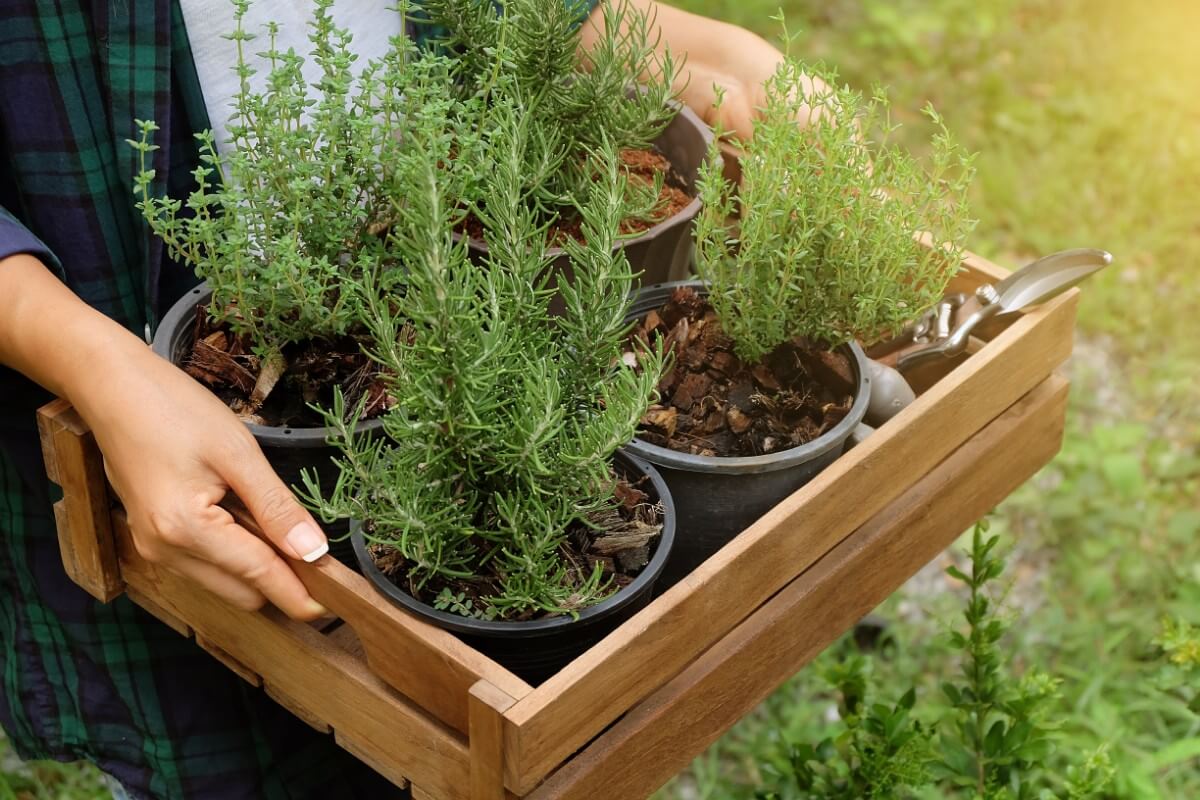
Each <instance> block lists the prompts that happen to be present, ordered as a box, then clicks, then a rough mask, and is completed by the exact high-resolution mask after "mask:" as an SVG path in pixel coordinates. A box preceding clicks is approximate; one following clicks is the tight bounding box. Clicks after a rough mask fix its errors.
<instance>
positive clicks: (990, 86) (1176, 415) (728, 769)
mask: <svg viewBox="0 0 1200 800" xmlns="http://www.w3.org/2000/svg"><path fill="white" fill-rule="evenodd" d="M682 5H684V6H685V7H687V8H688V9H689V10H693V11H697V12H699V13H704V14H708V15H710V16H716V17H720V18H724V19H728V20H731V21H733V22H737V23H739V24H742V25H746V26H748V27H751V28H753V29H755V30H757V31H758V32H759V33H761V34H763V35H764V36H766V37H768V38H772V37H775V36H776V32H777V26H776V25H775V23H773V22H771V20H770V16H771V15H772V14H773V13H774V12H775V11H776V9H777V6H778V2H777V0H769V1H768V0H682ZM783 11H784V13H785V15H786V16H787V18H788V21H789V29H795V28H803V29H804V35H803V37H802V38H801V40H800V41H799V42H797V44H795V45H794V46H793V51H792V52H793V53H795V54H797V55H799V56H801V57H803V58H812V59H824V60H826V61H828V62H830V63H832V64H834V65H836V66H837V67H838V68H839V70H840V72H841V74H842V75H843V76H844V78H845V79H846V80H847V81H848V82H850V83H851V84H852V85H854V86H856V87H858V88H867V87H869V86H871V85H872V84H875V83H882V84H884V85H886V86H887V87H888V88H889V92H890V94H891V97H892V99H893V111H894V114H895V116H896V117H897V118H898V119H900V120H901V121H902V122H904V125H905V130H908V131H910V132H911V133H912V136H913V139H912V143H913V145H914V146H916V145H917V144H919V142H920V141H922V140H928V129H927V128H926V129H924V130H922V128H921V126H922V121H921V117H920V109H921V108H922V107H923V106H924V105H925V103H926V102H932V103H934V104H935V105H936V106H937V108H938V109H939V110H940V111H941V112H943V115H944V117H945V119H946V124H947V126H948V127H949V128H950V130H952V131H953V132H954V133H955V135H956V136H957V137H958V138H959V139H960V140H961V141H962V142H963V143H964V144H965V146H967V147H968V148H969V149H971V150H973V151H977V152H978V153H979V157H978V159H977V160H976V167H977V169H978V177H977V179H976V182H975V193H974V197H973V198H972V204H973V207H972V211H973V215H974V216H976V217H977V218H978V219H979V220H980V224H979V227H978V229H977V231H976V234H975V236H974V238H973V240H972V241H971V242H970V245H969V246H970V247H971V249H973V250H975V251H976V252H979V253H982V254H984V255H986V256H988V257H989V258H992V259H994V260H997V261H999V262H1000V263H1003V264H1006V265H1009V266H1016V265H1019V264H1021V263H1023V262H1024V261H1026V260H1029V259H1031V258H1033V257H1035V256H1037V255H1042V254H1045V253H1049V252H1052V251H1054V250H1058V249H1062V248H1066V247H1080V246H1095V247H1104V248H1106V249H1109V250H1111V251H1112V252H1113V253H1114V255H1115V257H1116V262H1115V264H1114V266H1113V267H1112V268H1110V269H1109V270H1107V271H1106V272H1105V273H1102V274H1101V275H1099V276H1097V277H1095V278H1093V279H1092V280H1091V281H1090V282H1089V283H1088V284H1087V286H1086V287H1085V289H1084V291H1083V295H1082V302H1081V306H1080V325H1079V336H1078V341H1077V346H1076V355H1075V357H1074V359H1073V360H1072V362H1071V364H1070V365H1069V366H1068V368H1067V369H1068V372H1069V374H1070V377H1071V379H1072V382H1073V389H1072V401H1071V410H1070V416H1069V418H1068V428H1067V433H1066V438H1065V441H1064V445H1063V450H1062V453H1061V454H1060V455H1059V457H1058V458H1057V459H1055V461H1054V462H1053V463H1052V464H1051V465H1050V466H1049V467H1047V468H1046V469H1045V470H1043V472H1042V473H1041V474H1039V475H1038V476H1037V477H1036V478H1035V479H1033V480H1031V481H1030V482H1029V483H1028V484H1026V486H1024V487H1023V488H1022V489H1021V490H1019V491H1018V492H1017V493H1015V494H1014V495H1013V497H1011V498H1010V499H1009V500H1008V501H1007V502H1006V503H1005V504H1004V505H1002V506H1001V508H1000V511H999V513H998V514H997V516H996V518H995V519H994V521H993V530H995V531H998V532H1000V533H1001V534H1002V535H1004V536H1005V537H1006V539H1007V538H1008V537H1009V536H1011V537H1012V538H1013V539H1014V540H1015V541H1016V542H1017V545H1016V548H1015V552H1014V553H1013V555H1012V557H1011V564H1012V566H1011V568H1010V573H1011V574H1010V576H1009V578H1008V580H1009V581H1010V582H1011V588H1010V592H1011V595H1012V597H1011V598H1010V603H1009V605H1010V607H1011V608H1012V612H1011V613H1012V614H1013V615H1014V625H1013V628H1012V632H1011V634H1010V637H1009V639H1008V640H1006V641H1007V647H1009V648H1010V649H1011V653H1012V656H1013V658H1014V661H1015V663H1016V664H1017V665H1018V666H1021V665H1023V664H1026V663H1037V664H1039V665H1040V666H1042V667H1043V668H1045V669H1046V670H1047V671H1048V672H1049V673H1051V674H1054V675H1056V676H1059V677H1061V678H1062V679H1063V680H1062V684H1061V685H1060V687H1059V692H1060V693H1061V695H1062V699H1061V700H1060V701H1059V704H1058V707H1057V711H1056V718H1055V719H1056V722H1057V723H1058V725H1059V735H1060V736H1061V737H1062V738H1063V746H1062V747H1063V750H1067V749H1071V750H1074V751H1076V752H1097V751H1098V749H1099V748H1102V747H1106V748H1107V749H1106V751H1105V758H1106V759H1107V761H1108V762H1109V764H1110V765H1111V768H1112V769H1113V771H1114V773H1115V782H1114V784H1113V786H1112V787H1111V789H1110V790H1109V791H1110V796H1112V797H1116V798H1139V799H1141V798H1146V799H1147V800H1155V799H1156V798H1170V799H1171V800H1174V799H1175V798H1179V799H1180V800H1190V798H1195V797H1200V714H1198V713H1197V711H1200V708H1198V706H1200V701H1198V700H1197V694H1198V691H1200V688H1198V687H1200V669H1196V668H1191V669H1189V668H1187V667H1186V664H1180V663H1179V662H1180V661H1184V662H1186V661H1187V660H1188V659H1189V658H1190V654H1191V653H1193V652H1194V651H1193V650H1192V648H1193V647H1195V646H1196V645H1195V642H1196V637H1197V633H1196V631H1197V626H1200V506H1198V504H1197V500H1196V498H1197V497H1200V388H1198V385H1197V381H1196V380H1195V377H1194V376H1195V375H1196V373H1197V372H1198V371H1200V336H1198V335H1197V328H1196V316H1197V314H1198V313H1200V281H1198V280H1197V278H1196V275H1197V266H1198V265H1200V47H1196V45H1195V42H1194V38H1195V35H1196V32H1197V31H1200V3H1198V2H1195V0H1146V2H1142V3H1129V2H1124V0H787V2H785V3H784V6H783ZM959 602H961V600H960V598H958V597H956V595H955V594H954V590H953V588H952V587H949V586H946V585H944V584H938V583H937V582H936V581H934V584H933V585H932V586H931V585H930V581H929V580H927V579H922V580H919V581H915V582H914V583H913V584H912V585H910V586H909V587H906V588H905V589H904V590H902V591H901V592H898V593H897V595H896V596H895V597H893V598H892V599H891V600H889V601H888V602H887V603H886V604H885V606H884V607H883V608H882V609H881V613H882V614H883V615H884V616H885V617H887V618H889V619H890V620H891V626H890V627H889V629H888V634H887V639H888V641H889V642H890V644H889V645H888V646H887V647H886V648H885V650H884V651H883V652H882V653H881V654H879V655H877V656H876V659H875V660H876V661H878V662H879V663H878V664H877V665H876V670H875V671H876V673H877V674H880V675H886V676H887V678H886V681H887V682H886V684H885V685H886V687H887V688H888V695H887V696H890V697H893V698H895V697H899V696H900V694H901V692H903V691H905V690H906V689H907V688H908V687H909V686H916V687H917V690H918V693H919V694H923V693H925V692H936V690H937V687H938V686H939V684H940V683H941V682H942V681H944V680H946V679H948V678H949V677H951V676H953V674H954V669H955V663H956V662H955V660H954V652H953V651H952V650H951V649H950V648H949V647H948V646H947V643H946V642H945V641H944V638H943V637H940V636H939V635H938V631H939V630H940V627H941V625H942V624H943V621H944V620H946V619H947V618H948V617H949V616H950V615H951V614H953V613H955V609H956V608H957V607H958V603H959ZM1017 623H1019V624H1017ZM1189 626H1190V627H1189ZM835 657H836V656H835V655H834V654H832V653H830V654H827V655H825V656H823V657H822V659H821V660H819V661H818V665H817V667H815V668H813V669H808V670H805V671H803V672H801V673H800V674H799V675H798V676H796V677H795V678H794V679H793V680H792V681H791V682H789V683H788V684H787V685H785V686H784V687H783V688H782V689H780V690H779V691H778V692H777V693H776V694H775V695H773V696H772V697H771V698H770V699H768V701H767V702H765V703H764V704H763V705H762V706H761V707H760V708H759V709H757V710H756V711H755V712H754V713H752V714H751V715H750V716H749V717H748V718H747V719H746V720H744V721H743V722H742V723H741V724H740V725H739V726H738V727H736V728H735V729H734V730H733V731H732V732H730V734H728V735H727V736H726V737H725V738H724V739H722V740H721V741H719V742H718V743H717V744H716V745H714V746H713V747H712V748H710V750H709V751H708V752H707V753H706V754H705V755H703V756H702V757H701V758H699V759H697V761H696V762H695V763H694V764H693V766H692V767H691V769H690V770H688V771H687V772H685V773H684V774H683V775H681V776H680V777H679V778H678V779H676V780H675V781H674V782H673V783H672V784H671V785H670V786H669V787H667V788H666V789H665V790H664V791H663V793H662V797H664V798H688V800H698V799H699V798H734V797H749V796H752V795H753V791H754V789H755V787H759V786H762V785H764V771H765V770H769V769H776V770H784V769H786V768H787V758H786V756H787V748H786V746H785V744H784V743H786V742H794V741H821V740H822V739H823V738H824V737H825V736H827V735H829V732H830V730H831V725H832V724H833V719H835V718H836V717H835V711H836V695H835V694H834V693H831V692H830V690H829V688H828V687H827V686H826V685H825V684H824V683H823V682H822V681H820V680H819V678H818V676H817V673H819V672H820V671H821V670H822V669H826V668H827V666H826V662H827V661H828V660H829V659H832V658H835ZM1189 706H1190V707H1189ZM1056 757H1057V756H1056V755H1052V763H1053V759H1054V758H1056ZM1101 766H1102V765H1093V767H1092V768H1093V769H1099V768H1100V767H1101ZM1063 769H1064V773H1066V772H1067V771H1068V770H1067V768H1066V767H1065V765H1063ZM1080 769H1082V768H1081V767H1077V768H1076V772H1078V771H1079V770H1080ZM1077 777H1078V778H1080V779H1082V777H1083V776H1077ZM934 796H941V795H940V794H939V795H934Z"/></svg>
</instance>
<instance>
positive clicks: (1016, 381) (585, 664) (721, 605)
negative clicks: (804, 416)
mask: <svg viewBox="0 0 1200 800" xmlns="http://www.w3.org/2000/svg"><path fill="white" fill-rule="evenodd" d="M1076 298H1077V294H1076V293H1069V294H1067V295H1063V296H1062V297H1060V298H1057V299H1056V300H1054V301H1051V302H1050V303H1047V304H1046V305H1044V306H1042V307H1041V308H1040V309H1039V310H1038V311H1036V312H1034V313H1031V314H1028V315H1026V316H1024V317H1022V318H1021V319H1019V320H1017V321H1016V322H1015V323H1014V324H1013V325H1012V326H1011V327H1010V328H1008V329H1007V330H1006V331H1004V332H1002V333H1001V334H1000V335H999V336H997V337H996V339H994V340H993V341H991V342H989V343H988V344H987V345H986V346H985V347H984V348H983V349H982V350H980V352H978V353H977V354H975V355H974V356H972V358H971V359H970V360H968V361H967V362H966V363H965V364H963V365H962V366H961V367H960V368H958V369H957V370H955V371H954V372H953V373H951V374H950V375H949V376H948V377H947V378H946V379H944V380H942V381H941V382H939V383H938V384H937V385H935V386H934V387H933V388H931V389H930V390H929V391H928V392H927V393H925V394H924V395H922V396H921V397H919V398H917V401H916V402H915V403H913V404H912V405H911V406H909V407H908V408H907V409H905V410H904V411H903V412H901V413H900V414H899V415H898V416H896V417H895V418H894V419H892V420H891V421H890V422H888V423H887V424H886V425H884V426H882V427H881V428H880V429H879V430H878V431H877V432H876V433H875V434H873V435H872V436H870V437H869V438H868V439H867V440H866V441H865V442H863V443H862V444H860V445H858V446H857V447H856V448H854V450H852V451H851V452H850V453H848V454H847V455H846V456H844V457H842V458H840V459H838V460H837V461H836V462H834V463H833V464H832V465H831V466H829V467H828V468H826V469H825V470H824V471H823V472H822V473H821V474H819V475H818V476H817V477H816V478H815V479H814V480H813V481H812V482H810V483H809V484H808V485H806V486H804V487H802V488H801V489H799V490H798V491H797V492H796V493H794V494H793V495H791V496H790V497H789V498H787V499H786V500H784V501H783V502H782V503H780V504H779V505H778V506H776V507H775V508H774V509H773V510H772V511H770V512H768V513H767V514H766V515H765V516H764V517H763V518H762V519H760V520H759V521H758V522H756V523H755V524H754V525H752V526H751V527H750V528H748V529H747V530H746V531H744V532H743V533H742V534H741V535H740V536H738V537H737V538H736V539H734V540H733V541H732V542H730V543H729V544H728V545H726V546H725V547H724V548H723V549H722V550H721V551H720V552H719V553H717V554H716V555H715V556H713V557H712V558H710V559H709V560H708V561H707V562H705V563H704V564H702V565H701V566H700V567H699V568H698V569H697V570H696V571H695V572H693V573H692V574H691V575H690V576H688V578H686V579H684V580H683V581H681V582H680V583H679V584H677V585H676V586H674V587H673V588H672V589H670V590H669V591H668V592H666V593H665V594H664V595H663V596H661V597H659V598H658V599H657V600H655V601H654V602H653V603H652V604H651V605H650V606H649V607H647V608H646V609H644V610H643V611H641V612H640V613H639V614H638V615H636V616H635V617H634V618H633V619H632V620H630V621H629V622H627V623H626V624H624V625H623V626H622V627H621V628H620V629H618V630H617V631H615V632H614V633H612V634H611V635H609V636H608V637H607V638H606V639H605V640H604V641H602V642H601V643H599V644H598V645H597V646H595V647H593V648H592V649H591V650H590V651H588V652H587V653H585V654H584V655H582V656H581V657H579V658H578V659H576V660H575V661H574V662H573V663H572V664H570V665H568V666H567V667H566V668H565V669H563V670H562V671H561V672H559V673H558V674H557V675H555V676H554V677H552V678H551V679H550V680H548V681H547V682H546V683H544V684H543V685H542V686H540V687H538V689H537V690H535V691H534V692H533V693H532V694H530V695H529V696H528V697H526V698H525V699H523V700H520V701H518V702H517V704H516V705H515V706H513V708H512V709H511V710H510V711H509V713H508V714H507V715H506V719H507V720H508V725H507V726H506V730H505V735H506V737H507V739H508V741H507V744H506V753H507V758H508V760H507V763H506V770H507V778H508V781H509V785H510V786H512V787H513V788H514V789H515V790H516V791H517V792H518V793H519V794H522V793H525V792H527V791H528V790H529V789H530V788H532V787H533V786H534V785H536V784H537V783H538V782H539V781H541V780H542V779H543V778H544V777H545V776H546V775H547V774H549V772H550V771H551V770H553V769H554V768H555V767H557V766H558V765H559V764H560V763H561V762H562V761H563V760H564V759H566V758H567V757H568V756H569V755H571V754H572V753H573V752H575V751H576V750H577V749H578V748H579V747H581V746H582V745H583V744H584V743H586V742H587V741H589V740H590V739H591V738H592V737H593V736H595V735H596V734H597V733H599V732H600V731H601V730H603V729H604V728H605V727H606V726H607V725H608V724H609V723H611V722H612V721H613V720H614V719H616V718H617V717H618V716H620V714H622V713H623V712H624V711H626V710H627V709H629V708H631V707H632V706H633V705H634V704H635V703H637V702H638V701H639V700H641V699H642V698H644V697H645V696H647V695H648V694H649V693H650V692H651V691H653V690H654V688H655V687H656V686H661V685H663V684H664V683H666V682H667V681H668V680H669V679H670V678H672V677H674V676H675V675H677V674H679V672H680V671H681V670H682V669H683V668H684V667H685V666H686V665H687V664H688V663H690V662H691V661H692V660H693V659H694V658H695V657H696V656H697V655H699V654H700V653H701V652H703V651H704V650H706V649H707V648H708V647H710V646H711V645H712V644H713V643H714V642H715V641H716V640H717V639H719V638H720V636H721V635H722V634H723V633H725V632H727V631H729V630H731V629H732V628H733V627H734V626H735V625H736V624H737V623H738V622H740V621H741V620H742V619H744V618H745V617H746V616H747V615H748V614H749V613H750V612H751V611H753V610H754V609H755V608H757V607H758V606H759V605H761V604H762V603H763V602H764V601H766V600H767V599H768V598H769V597H770V596H771V595H772V594H774V593H775V592H777V591H778V590H779V589H780V588H782V587H783V586H784V585H785V584H787V583H788V582H789V581H790V580H791V579H792V578H794V577H795V576H796V575H797V574H799V573H800V572H801V571H803V570H804V569H805V568H807V567H808V566H810V565H811V564H812V563H813V562H815V561H816V560H817V559H818V558H820V557H821V556H822V555H824V554H825V553H827V552H828V551H829V550H830V549H831V548H832V547H834V546H835V545H836V544H838V543H839V542H840V541H841V540H842V539H844V538H845V537H846V536H847V535H849V534H850V533H851V532H853V531H854V530H855V529H856V528H858V527H859V526H861V525H863V524H864V523H866V522H867V520H869V519H870V518H871V517H873V516H874V515H875V514H876V513H878V512H879V511H880V510H881V509H882V508H884V507H885V506H886V505H887V504H888V503H890V502H892V501H893V500H895V499H896V498H897V497H899V496H901V495H902V494H903V493H904V492H905V490H907V488H908V487H909V486H910V485H911V484H912V483H913V482H915V481H916V480H917V478H918V477H919V476H923V475H925V474H926V473H928V472H929V471H930V470H932V469H933V468H934V467H935V466H937V465H938V464H939V463H940V462H941V461H942V460H943V459H945V458H946V457H947V456H948V455H949V454H950V453H952V452H953V451H954V450H955V449H957V448H958V447H959V446H961V445H962V444H963V443H964V442H965V441H966V440H967V439H968V438H970V437H971V436H972V435H974V434H975V433H976V432H977V431H979V430H980V429H982V428H983V427H984V426H985V425H986V424H987V423H989V422H990V421H992V420H993V419H995V418H996V417H997V416H999V415H1000V414H1001V413H1002V412H1004V411H1005V410H1006V409H1007V408H1009V407H1010V406H1012V405H1013V404H1014V403H1015V402H1016V401H1017V400H1018V399H1020V398H1021V397H1022V396H1024V395H1025V394H1027V393H1028V392H1029V391H1030V390H1032V389H1033V388H1034V387H1035V386H1037V385H1038V384H1039V383H1041V382H1042V381H1043V380H1044V379H1045V378H1046V377H1047V376H1048V375H1050V373H1051V372H1052V371H1053V370H1054V368H1055V367H1057V366H1058V365H1059V364H1061V363H1062V362H1063V361H1064V360H1065V359H1066V358H1067V356H1068V355H1069V354H1070V351H1071V339H1072V329H1073V325H1074V318H1075V303H1076ZM730 598H737V599H738V602H737V603H731V602H730Z"/></svg>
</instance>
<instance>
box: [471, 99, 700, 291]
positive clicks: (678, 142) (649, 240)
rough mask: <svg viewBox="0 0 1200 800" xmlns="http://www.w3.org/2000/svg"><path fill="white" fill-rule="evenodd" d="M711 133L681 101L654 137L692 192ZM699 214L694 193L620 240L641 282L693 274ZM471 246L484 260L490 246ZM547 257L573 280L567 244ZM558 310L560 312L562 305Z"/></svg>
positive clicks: (556, 272) (557, 276) (474, 242)
mask: <svg viewBox="0 0 1200 800" xmlns="http://www.w3.org/2000/svg"><path fill="white" fill-rule="evenodd" d="M712 137H713V134H712V130H711V129H710V128H709V127H708V126H707V125H705V124H704V122H703V121H702V120H701V119H700V117H698V116H697V115H696V113H695V112H694V111H692V110H691V109H690V108H688V107H687V106H685V105H683V104H679V113H678V114H676V115H675V117H674V119H672V120H671V122H670V124H669V125H667V127H666V129H665V130H663V132H662V133H661V134H659V137H658V138H657V139H655V141H654V146H655V147H656V148H657V149H658V150H659V151H660V152H661V153H662V154H663V155H664V156H665V157H666V159H667V160H668V161H669V162H671V166H672V167H673V168H674V170H675V172H676V174H678V176H679V177H680V178H681V179H682V180H683V183H684V188H685V189H686V190H687V192H688V194H690V195H695V193H696V178H697V175H698V173H699V170H700V166H701V165H702V164H703V163H704V159H705V158H706V157H707V154H708V146H709V144H710V143H711V142H712ZM699 212H700V198H698V197H694V196H693V197H692V201H691V202H690V203H688V204H687V205H686V206H684V207H683V208H682V209H680V210H679V211H678V212H677V213H675V214H674V215H672V216H671V217H670V218H668V219H665V220H663V221H662V222H660V223H658V224H657V225H655V226H654V227H652V228H650V229H649V230H647V231H646V232H645V233H642V234H640V235H639V236H636V237H632V238H629V239H622V240H621V241H620V242H619V243H618V244H617V247H620V248H623V249H624V250H625V257H626V258H628V259H629V264H630V266H631V267H632V268H633V271H634V272H635V273H641V277H640V278H639V283H640V284H641V285H647V284H652V283H661V282H663V281H672V280H681V279H683V278H686V277H687V276H688V275H689V274H690V272H689V269H690V267H691V262H692V221H693V220H694V219H695V217H696V214H698V213H699ZM468 244H469V247H470V250H471V257H472V258H473V259H475V260H476V261H479V260H482V258H483V256H484V255H486V254H487V252H488V249H487V244H485V243H484V242H482V241H480V240H478V239H471V240H470V241H469V243H468ZM547 255H549V256H550V257H552V258H553V259H554V261H553V262H552V263H551V265H550V270H551V272H552V274H553V276H554V278H553V281H554V282H555V283H557V281H559V280H564V279H565V280H568V281H569V280H571V277H572V271H571V263H570V260H569V259H568V258H567V256H566V254H565V253H564V252H563V250H562V248H559V247H554V248H551V249H550V250H549V251H547ZM554 309H555V310H556V311H557V310H561V308H559V306H558V305H557V304H555V306H554Z"/></svg>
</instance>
